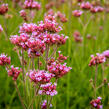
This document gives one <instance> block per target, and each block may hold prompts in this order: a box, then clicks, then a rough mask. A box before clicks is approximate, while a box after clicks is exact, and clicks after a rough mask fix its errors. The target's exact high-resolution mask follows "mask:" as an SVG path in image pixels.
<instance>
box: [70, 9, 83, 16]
mask: <svg viewBox="0 0 109 109" xmlns="http://www.w3.org/2000/svg"><path fill="white" fill-rule="evenodd" d="M82 13H83V12H82V11H81V10H74V11H72V14H73V16H75V17H80V16H81V15H82Z"/></svg>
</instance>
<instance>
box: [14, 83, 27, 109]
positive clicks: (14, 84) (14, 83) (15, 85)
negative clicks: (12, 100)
mask: <svg viewBox="0 0 109 109" xmlns="http://www.w3.org/2000/svg"><path fill="white" fill-rule="evenodd" d="M14 85H15V87H16V90H17V93H18V96H19V99H20V101H21V104H22V107H23V108H24V109H26V107H25V105H24V102H23V99H22V97H21V94H20V91H19V89H18V87H17V83H16V81H14Z"/></svg>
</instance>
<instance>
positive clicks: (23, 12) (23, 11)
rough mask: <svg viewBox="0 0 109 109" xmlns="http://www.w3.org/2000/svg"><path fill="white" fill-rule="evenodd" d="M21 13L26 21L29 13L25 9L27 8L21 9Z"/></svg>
mask: <svg viewBox="0 0 109 109" xmlns="http://www.w3.org/2000/svg"><path fill="white" fill-rule="evenodd" d="M19 13H20V16H21V17H22V18H23V19H24V20H25V21H27V14H26V11H25V10H21V11H20V12H19Z"/></svg>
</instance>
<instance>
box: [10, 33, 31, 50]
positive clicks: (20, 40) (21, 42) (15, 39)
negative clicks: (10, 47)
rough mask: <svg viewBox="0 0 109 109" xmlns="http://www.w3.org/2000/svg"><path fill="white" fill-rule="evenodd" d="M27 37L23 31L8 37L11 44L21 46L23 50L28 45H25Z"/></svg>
mask: <svg viewBox="0 0 109 109" xmlns="http://www.w3.org/2000/svg"><path fill="white" fill-rule="evenodd" d="M28 39H29V36H28V34H24V33H22V34H20V36H18V35H13V36H11V38H10V40H11V43H12V44H14V45H16V46H19V47H22V48H23V49H25V50H26V49H27V48H28V45H27V41H28Z"/></svg>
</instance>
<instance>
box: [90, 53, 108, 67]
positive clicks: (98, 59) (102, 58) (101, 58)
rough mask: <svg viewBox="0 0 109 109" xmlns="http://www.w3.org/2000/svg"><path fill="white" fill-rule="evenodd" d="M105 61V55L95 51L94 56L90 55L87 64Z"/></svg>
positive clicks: (91, 64) (92, 64) (93, 64)
mask: <svg viewBox="0 0 109 109" xmlns="http://www.w3.org/2000/svg"><path fill="white" fill-rule="evenodd" d="M105 61H106V58H105V56H103V55H102V54H99V53H97V54H96V56H94V55H91V60H90V63H89V66H95V65H98V64H101V63H104V62H105Z"/></svg>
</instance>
